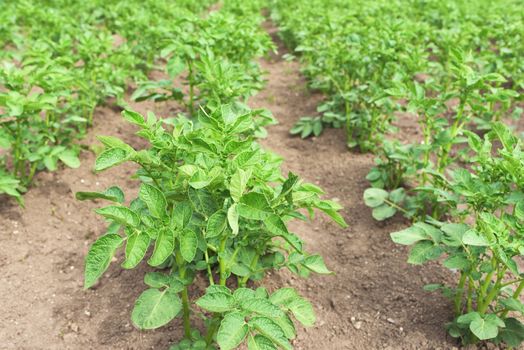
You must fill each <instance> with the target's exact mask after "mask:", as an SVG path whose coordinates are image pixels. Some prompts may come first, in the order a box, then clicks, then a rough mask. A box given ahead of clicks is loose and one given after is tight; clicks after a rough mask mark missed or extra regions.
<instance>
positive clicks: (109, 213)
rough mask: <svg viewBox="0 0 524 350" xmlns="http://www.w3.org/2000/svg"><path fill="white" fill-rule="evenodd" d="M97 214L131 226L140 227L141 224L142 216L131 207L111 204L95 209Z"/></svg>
mask: <svg viewBox="0 0 524 350" xmlns="http://www.w3.org/2000/svg"><path fill="white" fill-rule="evenodd" d="M95 212H96V213H97V214H100V215H102V216H103V217H105V218H107V219H111V220H113V221H116V222H118V223H120V224H122V225H127V226H131V227H138V225H140V218H139V217H138V215H137V214H136V213H135V212H134V211H132V210H131V209H129V208H126V207H121V206H116V205H111V206H108V207H104V208H100V209H97V210H95Z"/></svg>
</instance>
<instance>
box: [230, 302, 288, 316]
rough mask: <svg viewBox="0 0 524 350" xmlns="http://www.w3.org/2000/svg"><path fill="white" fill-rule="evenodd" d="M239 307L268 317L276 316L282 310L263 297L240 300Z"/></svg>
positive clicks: (280, 313)
mask: <svg viewBox="0 0 524 350" xmlns="http://www.w3.org/2000/svg"><path fill="white" fill-rule="evenodd" d="M240 307H241V308H242V309H244V310H245V311H249V312H254V313H257V314H259V315H261V316H267V317H270V318H278V317H281V316H282V315H283V312H282V310H280V308H279V307H278V306H276V305H273V304H272V303H271V302H270V301H269V300H268V299H265V298H250V299H244V300H241V301H240Z"/></svg>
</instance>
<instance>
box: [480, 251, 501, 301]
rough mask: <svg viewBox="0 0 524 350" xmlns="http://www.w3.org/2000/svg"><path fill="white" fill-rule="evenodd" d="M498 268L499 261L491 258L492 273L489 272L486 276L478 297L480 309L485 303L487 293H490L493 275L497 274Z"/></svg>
mask: <svg viewBox="0 0 524 350" xmlns="http://www.w3.org/2000/svg"><path fill="white" fill-rule="evenodd" d="M496 266H497V260H496V259H495V257H492V258H491V272H489V273H488V274H487V276H486V279H484V283H483V284H482V285H481V287H480V290H479V295H478V303H479V307H480V306H481V304H482V302H483V301H484V297H485V295H486V292H487V291H488V287H489V285H490V284H491V279H492V278H493V274H494V273H495V269H496Z"/></svg>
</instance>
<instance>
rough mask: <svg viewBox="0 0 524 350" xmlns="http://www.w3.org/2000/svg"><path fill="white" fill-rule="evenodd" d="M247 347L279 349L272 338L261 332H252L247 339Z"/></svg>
mask: <svg viewBox="0 0 524 350" xmlns="http://www.w3.org/2000/svg"><path fill="white" fill-rule="evenodd" d="M247 348H248V350H277V347H276V346H275V345H274V344H273V342H272V341H271V339H269V338H267V337H265V336H263V335H261V334H256V335H255V336H252V335H251V334H250V335H249V338H248V341H247Z"/></svg>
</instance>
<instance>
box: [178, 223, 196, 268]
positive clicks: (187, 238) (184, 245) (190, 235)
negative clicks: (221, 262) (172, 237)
mask: <svg viewBox="0 0 524 350" xmlns="http://www.w3.org/2000/svg"><path fill="white" fill-rule="evenodd" d="M179 238H180V253H181V254H182V257H183V258H184V260H185V261H187V262H191V261H193V259H194V258H195V255H196V251H197V247H198V238H197V235H196V233H195V232H194V231H193V230H190V229H184V230H183V231H182V232H181V233H180V237H179Z"/></svg>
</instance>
